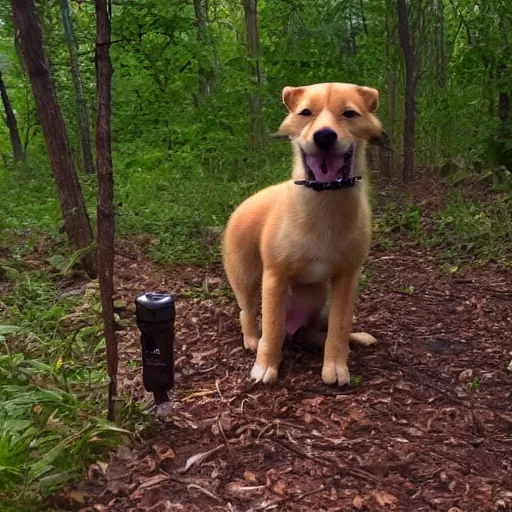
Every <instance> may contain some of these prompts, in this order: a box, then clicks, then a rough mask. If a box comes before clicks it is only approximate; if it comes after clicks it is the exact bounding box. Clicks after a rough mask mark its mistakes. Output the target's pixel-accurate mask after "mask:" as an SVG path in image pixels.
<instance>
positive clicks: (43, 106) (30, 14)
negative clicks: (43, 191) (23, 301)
mask: <svg viewBox="0 0 512 512" xmlns="http://www.w3.org/2000/svg"><path fill="white" fill-rule="evenodd" d="M11 4H12V10H13V17H14V23H15V26H16V30H17V31H18V34H17V35H18V41H19V45H20V48H21V52H22V55H23V59H24V63H25V67H26V70H27V73H28V76H29V78H30V84H31V86H32V92H33V95H34V99H35V103H36V108H37V114H38V117H39V122H40V123H41V127H42V130H43V135H44V138H45V141H46V146H47V148H48V155H49V157H50V163H51V166H52V170H53V176H54V178H55V183H56V185H57V191H58V194H59V200H60V207H61V211H62V217H63V220H64V230H65V232H66V234H67V235H68V238H69V240H70V242H71V243H72V245H73V246H74V247H75V249H79V250H83V253H82V263H83V266H84V268H85V270H86V272H87V273H88V274H89V276H91V277H96V273H97V270H96V269H97V267H96V253H95V251H93V250H88V248H90V247H91V246H92V243H93V235H92V229H91V223H90V221H89V215H88V213H87V208H86V205H85V201H84V197H83V194H82V188H81V186H80V181H79V180H78V176H77V174H76V170H75V166H74V163H73V157H72V153H71V147H70V145H69V140H68V136H67V133H66V125H65V124H64V118H63V117H62V112H61V110H60V107H59V104H58V102H57V96H56V94H55V90H54V88H53V85H52V80H51V77H50V70H49V67H48V64H47V61H46V57H45V52H44V47H43V36H42V32H41V25H40V23H39V19H38V17H37V13H36V9H35V6H34V1H33V0H11Z"/></svg>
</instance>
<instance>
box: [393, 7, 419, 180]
mask: <svg viewBox="0 0 512 512" xmlns="http://www.w3.org/2000/svg"><path fill="white" fill-rule="evenodd" d="M396 6H397V14H398V37H399V39H400V47H401V48H402V53H403V57H404V68H405V98H404V107H405V108H404V139H403V146H404V160H403V167H402V178H403V179H404V180H409V179H411V178H412V175H413V170H414V149H415V148H414V135H415V125H416V84H417V62H416V52H415V49H414V45H413V43H412V40H411V31H410V25H409V14H408V12H407V4H406V0H397V1H396Z"/></svg>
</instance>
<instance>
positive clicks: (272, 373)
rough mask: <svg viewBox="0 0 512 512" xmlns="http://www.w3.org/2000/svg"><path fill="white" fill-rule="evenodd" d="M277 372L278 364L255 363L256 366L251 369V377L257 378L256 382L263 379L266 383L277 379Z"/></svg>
mask: <svg viewBox="0 0 512 512" xmlns="http://www.w3.org/2000/svg"><path fill="white" fill-rule="evenodd" d="M277 372H278V368H277V366H271V365H261V364H259V363H254V366H253V367H252V370H251V379H253V380H255V381H256V382H260V381H261V382H263V383H264V384H270V383H272V382H275V381H276V380H277Z"/></svg>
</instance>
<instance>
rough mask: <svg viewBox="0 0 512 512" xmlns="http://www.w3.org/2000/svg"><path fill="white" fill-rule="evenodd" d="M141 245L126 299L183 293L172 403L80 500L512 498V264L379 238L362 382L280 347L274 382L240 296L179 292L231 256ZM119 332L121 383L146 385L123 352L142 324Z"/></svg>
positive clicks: (121, 270) (343, 506) (214, 284)
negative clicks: (340, 378)
mask: <svg viewBox="0 0 512 512" xmlns="http://www.w3.org/2000/svg"><path fill="white" fill-rule="evenodd" d="M134 253H136V251H132V250H130V248H127V249H125V250H124V251H121V252H120V255H119V256H118V259H117V276H118V277H119V279H120V286H119V294H120V296H121V297H124V298H125V299H126V300H127V302H132V300H133V297H134V296H135V295H136V294H137V293H139V292H140V291H141V290H167V291H171V292H173V293H175V294H176V295H177V313H178V319H177V325H176V339H177V352H176V364H177V372H178V373H177V379H176V393H175V397H174V399H175V412H174V414H173V416H172V418H171V419H170V420H169V421H168V422H166V423H159V424H157V425H155V426H154V428H152V429H151V430H150V431H148V432H147V433H146V434H145V435H144V437H143V439H142V440H140V441H139V442H137V443H136V444H135V446H134V447H132V448H126V447H125V448H122V449H121V450H120V451H119V453H118V454H117V455H116V456H114V457H112V460H111V461H110V464H109V465H108V469H107V472H106V475H103V474H102V471H101V470H100V468H98V467H93V468H92V469H91V471H90V472H89V478H90V480H89V481H88V483H87V486H86V490H87V492H88V493H89V503H90V504H91V505H93V504H96V505H97V506H96V508H89V509H86V510H98V511H100V510H109V511H115V512H121V511H123V512H128V511H152V512H158V511H162V512H163V511H173V510H187V511H189V510H190V511H195V510H197V511H208V510H212V511H213V510H218V511H230V510H231V511H258V510H291V511H302V510H304V511H306V510H326V511H336V510H339V511H342V510H357V509H360V510H387V509H390V510H391V509H392V510H403V511H417V512H419V511H430V510H443V511H448V510H450V508H451V507H458V509H460V510H462V511H464V512H467V511H487V510H500V509H501V510H505V509H506V510H511V508H510V507H511V506H512V505H511V503H512V406H511V404H512V400H511V399H512V375H511V374H510V373H509V372H507V369H506V367H507V364H508V362H509V360H510V358H511V354H510V353H511V351H512V334H511V330H510V327H511V318H510V317H511V315H512V313H511V310H510V299H511V297H512V278H511V276H510V275H509V274H507V273H506V272H505V271H503V270H500V269H498V268H492V267H488V268H486V269H482V270H478V271H472V272H470V273H466V274H465V275H459V274H458V275H457V277H456V278H453V277H447V276H443V275H441V274H440V273H439V271H438V270H437V267H436V264H435V261H434V258H433V256H431V255H430V254H429V253H427V252H425V251H422V250H419V249H418V248H417V247H416V246H415V245H414V244H412V245H407V244H402V246H401V248H400V250H399V251H397V252H389V251H386V252H381V251H378V250H374V251H373V253H372V254H371V256H370V258H369V260H368V263H367V265H366V269H365V272H366V273H367V275H368V284H367V286H366V288H365V289H364V290H363V291H362V293H361V295H360V299H359V303H358V310H357V319H358V321H357V325H356V327H357V329H358V330H359V329H361V330H366V331H368V332H370V333H372V334H374V335H375V336H377V337H378V340H379V343H378V344H377V345H375V346H373V347H354V350H353V353H352V355H351V359H350V368H351V372H352V374H353V375H355V376H358V380H359V382H358V384H356V385H354V386H352V387H351V388H349V389H345V390H338V389H335V388H329V387H326V386H324V385H323V384H322V382H321V379H320V371H321V364H322V360H321V356H320V355H319V354H314V353H309V352H304V351H300V350H298V349H297V348H296V347H286V352H285V356H284V360H283V364H282V368H281V377H280V379H279V381H278V383H277V384H276V385H275V386H273V387H264V386H262V385H253V384H251V383H250V382H249V381H248V375H249V371H250V368H251V365H252V363H253V356H252V355H251V354H248V353H246V352H245V351H244V350H243V349H242V347H241V336H240V331H239V327H238V324H237V322H236V321H235V320H234V319H235V318H236V317H237V315H236V308H235V306H234V304H233V303H232V302H231V301H227V303H226V299H219V298H215V299H211V298H210V299H198V298H196V299H191V298H185V297H184V295H188V294H187V291H190V290H191V289H192V290H196V291H197V289H198V287H204V286H206V287H207V288H209V289H210V290H213V289H216V288H218V286H219V285H220V284H221V282H222V280H223V275H222V271H221V269H220V268H219V267H216V268H210V269H194V268H188V269H187V268H181V269H174V270H173V271H172V272H170V271H165V270H164V269H162V268H159V267H157V266H156V265H154V264H152V263H151V262H148V261H141V260H140V259H139V257H138V256H131V255H132V254H134ZM141 269H142V274H144V275H141ZM136 276H137V277H136ZM120 336H121V337H120V343H121V346H120V348H121V353H122V359H123V364H122V365H121V368H122V371H121V379H120V380H121V384H122V387H123V390H124V391H126V392H130V393H132V395H133V396H134V397H136V398H143V390H142V388H141V383H140V376H137V375H138V371H137V370H136V369H133V368H130V367H129V366H127V365H126V364H125V363H126V362H127V361H128V360H131V359H138V358H139V346H138V340H137V333H136V331H135V329H134V328H129V329H127V330H126V331H124V332H122V333H121V334H120ZM204 452H210V454H209V455H208V456H206V457H205V459H204V460H202V461H198V462H196V463H195V464H193V465H192V466H191V467H190V468H189V469H188V470H187V471H184V467H185V464H186V461H187V459H188V458H189V457H190V456H192V455H195V454H199V453H204ZM100 505H101V506H100ZM506 507H508V508H506ZM453 510H456V509H453Z"/></svg>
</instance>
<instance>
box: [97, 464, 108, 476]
mask: <svg viewBox="0 0 512 512" xmlns="http://www.w3.org/2000/svg"><path fill="white" fill-rule="evenodd" d="M96 464H97V465H98V467H99V468H100V469H101V471H103V474H104V475H105V474H106V473H107V469H108V464H107V463H106V462H100V461H98V462H96Z"/></svg>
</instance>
